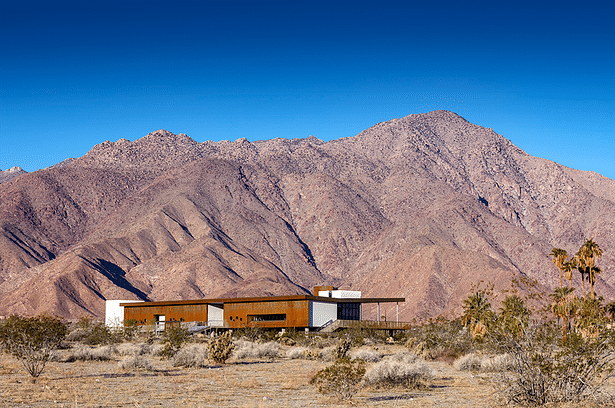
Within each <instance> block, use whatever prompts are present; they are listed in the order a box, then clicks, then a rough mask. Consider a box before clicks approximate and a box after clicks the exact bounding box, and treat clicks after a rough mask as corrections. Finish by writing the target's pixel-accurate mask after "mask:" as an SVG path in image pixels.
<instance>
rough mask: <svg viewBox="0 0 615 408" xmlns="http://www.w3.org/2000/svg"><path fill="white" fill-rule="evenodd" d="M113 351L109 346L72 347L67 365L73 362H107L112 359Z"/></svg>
mask: <svg viewBox="0 0 615 408" xmlns="http://www.w3.org/2000/svg"><path fill="white" fill-rule="evenodd" d="M113 351H114V349H113V348H112V347H110V346H101V347H89V346H87V345H84V344H80V345H77V346H76V347H73V349H72V350H71V351H70V353H69V355H68V357H67V358H66V362H67V363H72V362H74V361H109V360H111V358H112V355H113Z"/></svg>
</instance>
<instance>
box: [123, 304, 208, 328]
mask: <svg viewBox="0 0 615 408" xmlns="http://www.w3.org/2000/svg"><path fill="white" fill-rule="evenodd" d="M156 315H164V320H166V321H171V320H176V321H183V322H195V321H196V322H206V321H207V304H206V303H204V304H191V305H148V304H147V303H146V304H144V305H143V306H134V307H124V319H125V320H136V321H137V323H139V324H153V323H154V322H155V321H156V319H155V316H156Z"/></svg>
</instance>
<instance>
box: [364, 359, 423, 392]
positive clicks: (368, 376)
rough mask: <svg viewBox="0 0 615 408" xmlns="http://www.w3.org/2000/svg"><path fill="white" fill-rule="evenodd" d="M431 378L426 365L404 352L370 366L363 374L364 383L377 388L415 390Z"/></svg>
mask: <svg viewBox="0 0 615 408" xmlns="http://www.w3.org/2000/svg"><path fill="white" fill-rule="evenodd" d="M431 377H432V373H431V370H430V369H429V367H428V366H427V363H425V361H424V360H422V359H421V358H419V357H418V356H417V355H416V354H413V353H410V352H407V351H406V352H402V353H398V354H395V355H393V356H390V357H388V358H386V359H384V360H382V361H380V362H379V363H376V364H374V365H373V366H371V367H370V368H369V369H368V370H367V372H366V373H365V382H366V383H367V384H370V385H374V386H379V387H395V386H403V387H408V388H417V387H420V386H422V385H423V384H424V383H425V381H427V380H429V379H430V378H431Z"/></svg>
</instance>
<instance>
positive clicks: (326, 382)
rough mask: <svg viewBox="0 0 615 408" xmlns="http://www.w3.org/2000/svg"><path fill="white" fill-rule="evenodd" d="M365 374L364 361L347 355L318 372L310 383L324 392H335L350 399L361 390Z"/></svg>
mask: <svg viewBox="0 0 615 408" xmlns="http://www.w3.org/2000/svg"><path fill="white" fill-rule="evenodd" d="M364 375H365V363H364V362H363V361H360V360H354V361H351V360H350V359H349V358H346V357H345V358H342V359H339V360H337V361H336V362H335V363H334V364H333V365H330V366H329V367H327V368H324V369H322V370H320V371H319V372H318V373H316V375H315V376H314V377H312V379H311V380H310V384H313V385H316V386H317V387H318V391H319V392H320V393H322V394H334V395H335V396H337V397H338V398H339V399H341V400H350V399H351V398H352V397H353V396H354V395H355V394H356V393H357V392H359V389H360V384H361V380H362V379H363V376H364Z"/></svg>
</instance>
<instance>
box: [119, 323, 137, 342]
mask: <svg viewBox="0 0 615 408" xmlns="http://www.w3.org/2000/svg"><path fill="white" fill-rule="evenodd" d="M138 332H139V325H138V324H137V321H136V320H135V319H127V320H124V324H122V325H121V335H122V337H123V338H124V340H132V339H134V338H135V336H136V335H137V333H138Z"/></svg>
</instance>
